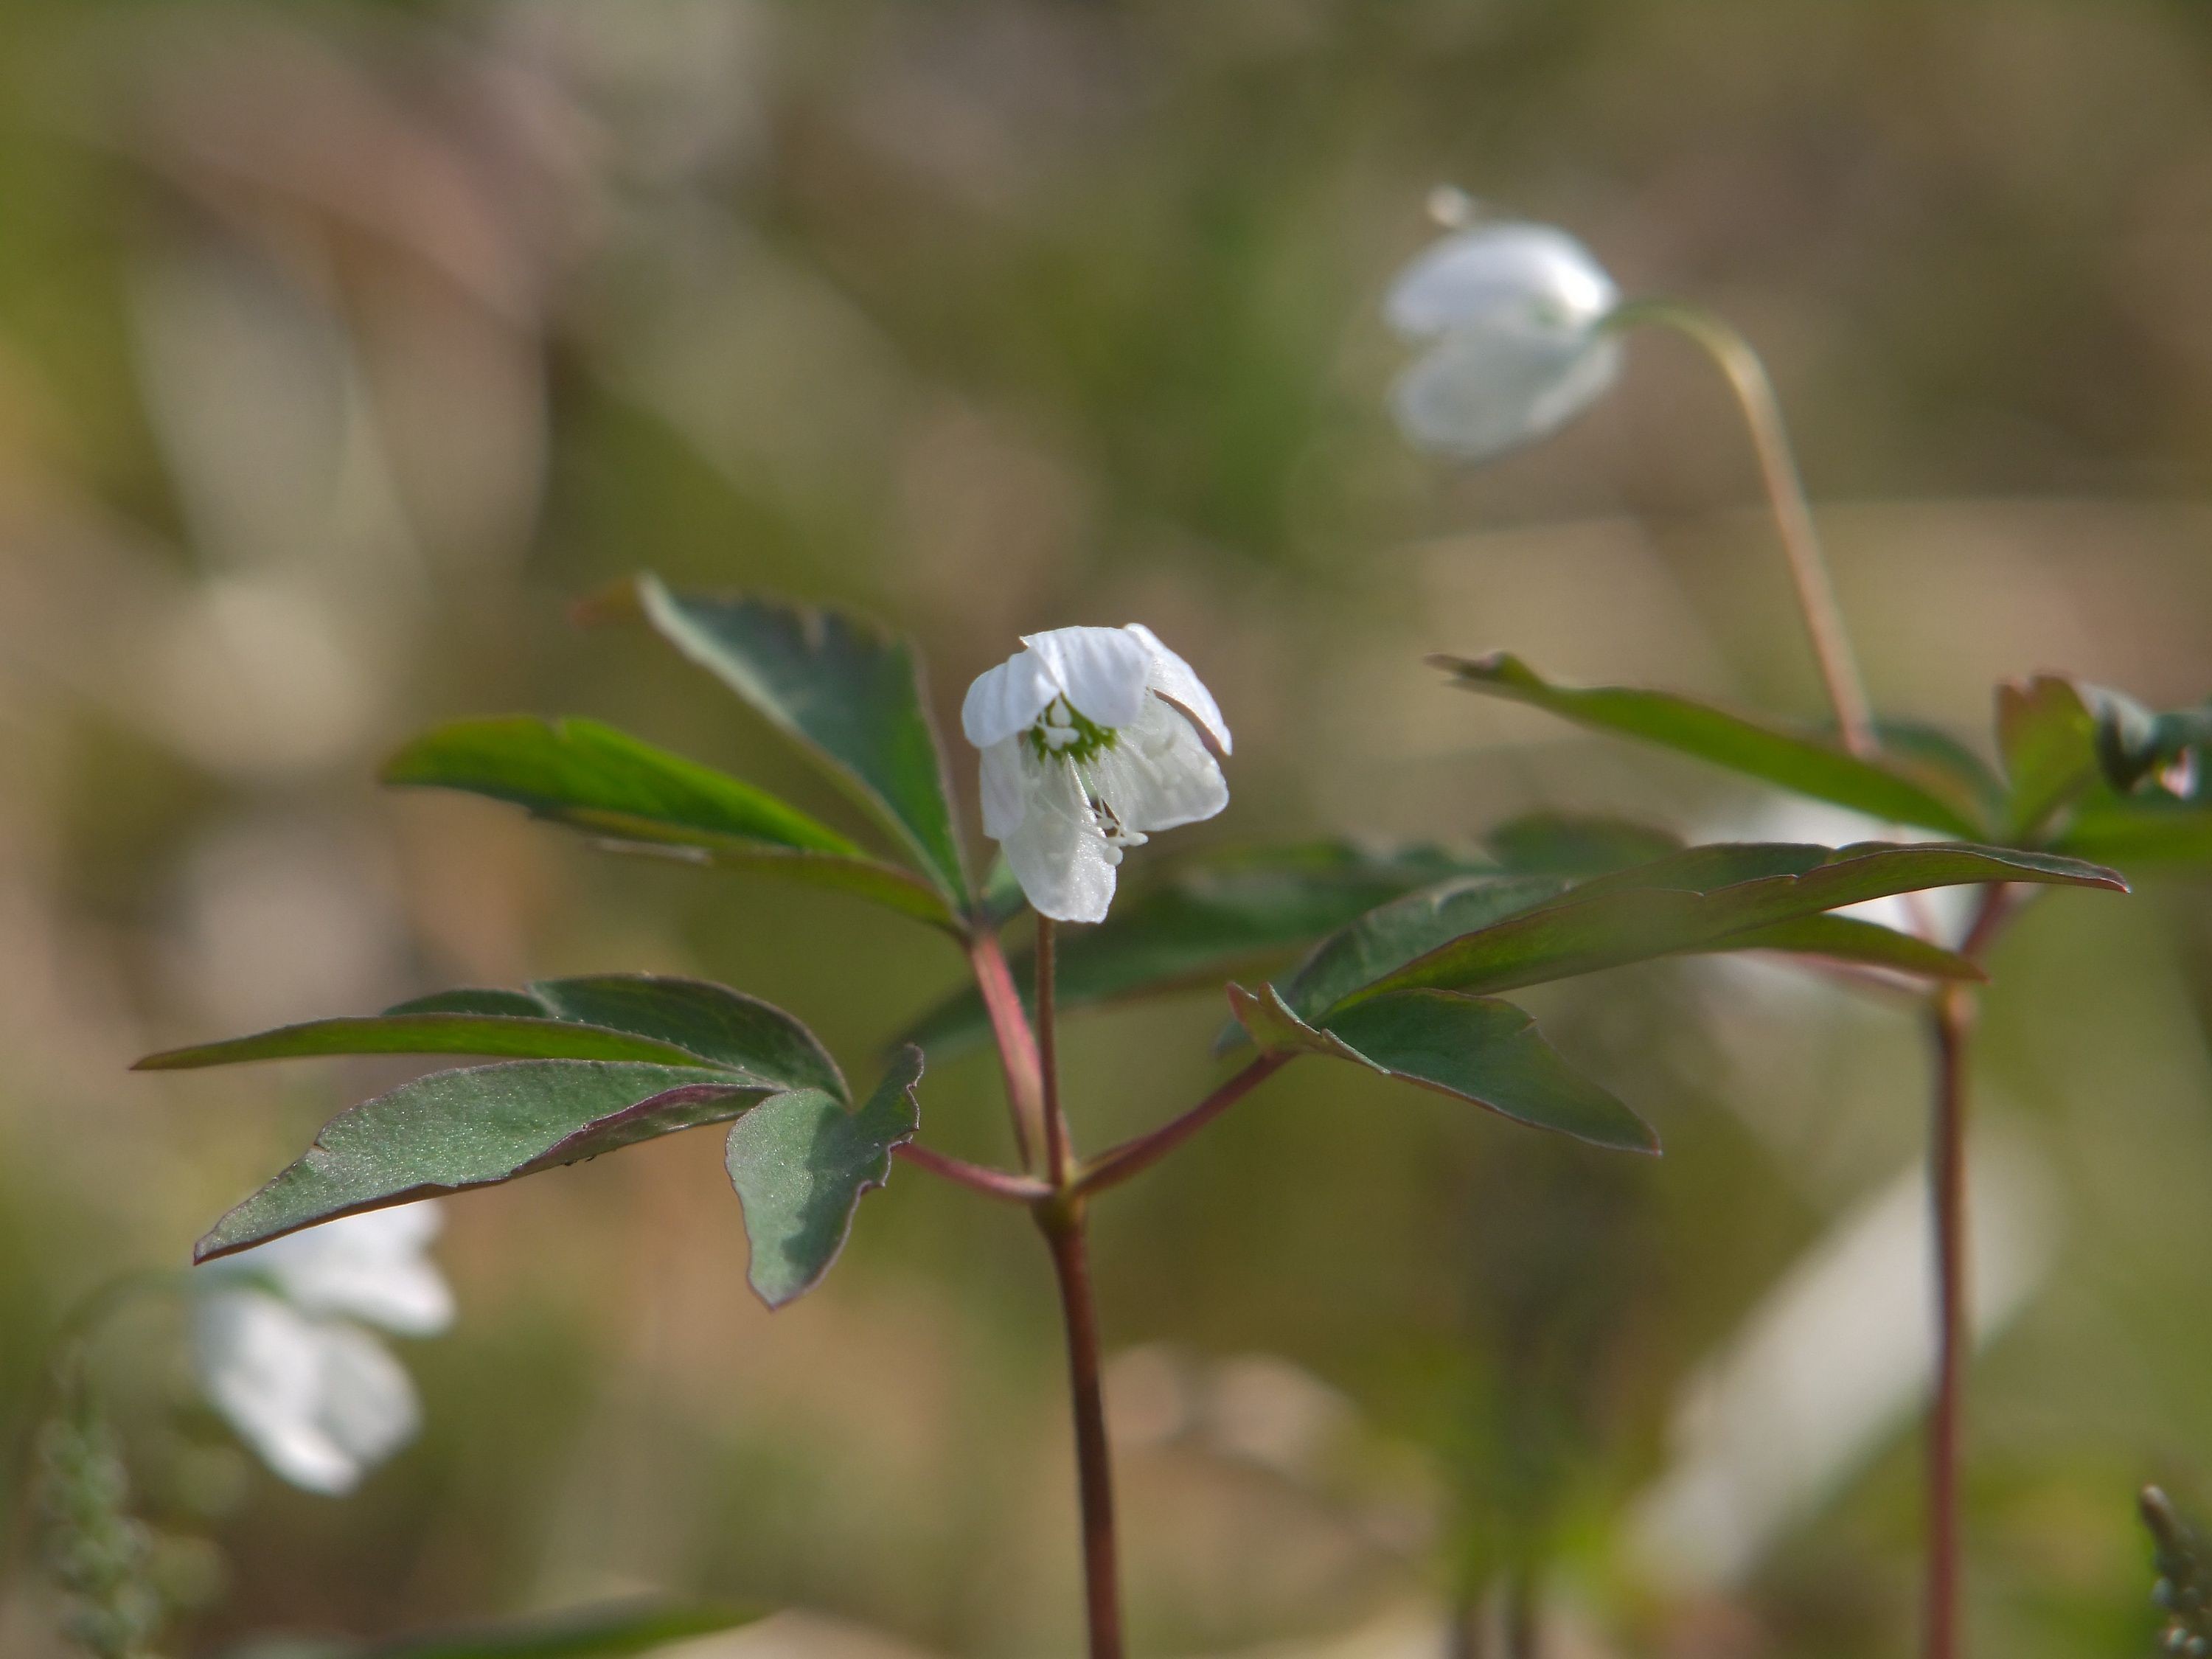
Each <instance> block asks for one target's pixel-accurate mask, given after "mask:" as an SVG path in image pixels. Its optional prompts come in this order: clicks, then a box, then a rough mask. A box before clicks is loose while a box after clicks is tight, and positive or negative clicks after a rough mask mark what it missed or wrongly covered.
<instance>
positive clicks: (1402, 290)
mask: <svg viewBox="0 0 2212 1659" xmlns="http://www.w3.org/2000/svg"><path fill="white" fill-rule="evenodd" d="M1619 301H1620V289H1618V288H1617V287H1615V286H1614V284H1613V278H1612V277H1610V276H1607V275H1606V271H1605V267H1604V266H1602V265H1601V264H1598V262H1597V260H1596V258H1595V257H1593V256H1592V254H1591V253H1590V251H1589V249H1588V248H1586V247H1584V246H1583V245H1582V244H1581V243H1580V242H1578V241H1577V240H1575V239H1574V238H1573V237H1571V236H1570V235H1568V234H1566V232H1565V231H1563V230H1559V229H1557V228H1553V226H1550V225H1535V224H1524V223H1518V222H1508V223H1499V224H1486V225H1477V226H1475V227H1474V228H1472V229H1468V230H1463V231H1460V232H1457V233H1456V234H1453V235H1450V236H1447V237H1445V238H1443V240H1441V241H1439V242H1437V243H1436V244H1434V245H1433V246H1431V247H1430V248H1429V249H1428V250H1427V251H1426V252H1424V253H1422V254H1420V255H1419V257H1417V258H1415V259H1414V260H1413V263H1412V264H1408V265H1407V267H1406V269H1405V270H1403V271H1402V272H1401V274H1400V275H1399V277H1398V280H1397V281H1396V282H1395V283H1393V284H1392V285H1391V288H1390V293H1389V298H1388V299H1386V300H1385V301H1383V319H1384V320H1385V321H1386V322H1388V323H1389V325H1390V326H1391V327H1392V328H1393V329H1395V330H1396V331H1398V333H1400V334H1401V335H1402V336H1404V337H1407V338H1408V339H1425V338H1427V337H1430V336H1431V335H1436V334H1444V333H1449V332H1452V331H1455V330H1458V329H1462V328H1467V327H1470V326H1489V325H1492V324H1496V323H1503V324H1509V325H1510V324H1511V323H1513V322H1514V321H1516V320H1520V319H1528V320H1534V321H1540V322H1550V323H1553V324H1554V325H1559V326H1562V327H1567V328H1585V327H1587V326H1588V325H1590V324H1592V323H1595V321H1596V320H1597V319H1599V318H1601V317H1602V316H1604V315H1605V313H1607V312H1608V311H1610V310H1612V309H1613V307H1614V306H1615V305H1616V304H1617V303H1619Z"/></svg>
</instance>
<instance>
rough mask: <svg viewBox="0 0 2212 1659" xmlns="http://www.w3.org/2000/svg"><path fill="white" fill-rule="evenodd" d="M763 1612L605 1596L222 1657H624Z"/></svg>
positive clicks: (281, 1642)
mask: <svg viewBox="0 0 2212 1659" xmlns="http://www.w3.org/2000/svg"><path fill="white" fill-rule="evenodd" d="M765 1616H766V1615H765V1614H764V1613H759V1612H756V1611H752V1610H750V1609H741V1608H737V1607H687V1606H682V1605H678V1604H671V1603H670V1602H666V1601H659V1600H641V1601H611V1602H605V1603H602V1604H600V1605H599V1606H596V1607H572V1608H569V1609H568V1610H566V1611H563V1612H561V1613H548V1614H544V1615H543V1616H540V1617H535V1618H526V1619H514V1620H505V1621H503V1622H501V1623H499V1624H492V1625H479V1626H472V1627H470V1628H467V1629H463V1630H454V1631H446V1632H433V1633H429V1634H425V1635H419V1636H401V1637H396V1638H392V1640H389V1641H384V1642H366V1643H364V1642H331V1641H325V1640H320V1639H317V1638H306V1639H295V1638H274V1639H268V1638H264V1639H263V1640H260V1641H257V1642H253V1643H252V1644H248V1645H247V1646H246V1647H243V1648H238V1649H234V1650H231V1652H230V1654H229V1655H228V1659H624V1656H628V1655H631V1654H640V1653H650V1652H652V1651H653V1650H654V1649H656V1648H663V1647H666V1646H668V1645H669V1644H671V1643H674V1642H685V1641H690V1640H691V1639H693V1638H696V1637H701V1636H712V1635H714V1634H715V1633H716V1632H720V1631H726V1630H735V1629H736V1628H738V1626H740V1625H750V1624H753V1623H756V1622H757V1621H758V1620H761V1619H763V1618H764V1617H765Z"/></svg>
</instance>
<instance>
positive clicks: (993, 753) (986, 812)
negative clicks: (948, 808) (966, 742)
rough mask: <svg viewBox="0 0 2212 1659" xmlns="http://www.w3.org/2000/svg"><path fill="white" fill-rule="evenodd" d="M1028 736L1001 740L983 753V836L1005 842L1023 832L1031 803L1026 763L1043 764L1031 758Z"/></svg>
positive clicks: (1031, 764)
mask: <svg viewBox="0 0 2212 1659" xmlns="http://www.w3.org/2000/svg"><path fill="white" fill-rule="evenodd" d="M1028 748H1029V739H1028V738H1027V737H1026V736H1016V737H1011V738H1000V739H999V741H998V742H996V743H994V744H992V745H991V746H990V747H989V748H987V749H986V750H984V751H983V833H984V834H985V835H987V836H989V837H990V838H991V839H992V840H993V841H1004V840H1006V837H1007V836H1011V835H1012V834H1013V833H1014V831H1015V830H1017V829H1019V828H1021V823H1022V817H1023V814H1024V811H1026V810H1027V806H1028V801H1029V781H1028V779H1027V777H1026V775H1025V774H1024V762H1026V763H1027V764H1028V765H1030V766H1036V765H1039V764H1041V763H1039V762H1038V761H1037V759H1036V757H1035V756H1034V755H1030V754H1028V753H1027V752H1026V751H1027V750H1028Z"/></svg>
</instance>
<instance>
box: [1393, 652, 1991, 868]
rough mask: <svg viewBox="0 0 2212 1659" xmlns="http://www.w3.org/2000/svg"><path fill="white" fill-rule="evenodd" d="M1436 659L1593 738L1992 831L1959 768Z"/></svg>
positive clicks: (1521, 670) (1669, 700) (1501, 662)
mask: <svg viewBox="0 0 2212 1659" xmlns="http://www.w3.org/2000/svg"><path fill="white" fill-rule="evenodd" d="M1429 661H1430V662H1431V664H1433V665H1435V666H1437V667H1438V668H1442V669H1443V670H1445V671H1447V672H1449V674H1451V675H1452V676H1453V677H1454V683H1455V684H1459V685H1462V686H1464V687H1465V688H1466V689H1467V690H1470V691H1478V692H1483V693H1486V694H1487V695H1489V696H1501V697H1507V698H1510V699H1511V700H1512V701H1514V702H1525V703H1529V704H1533V705H1534V707H1536V708H1543V709H1547V710H1549V711H1550V712H1551V713H1553V714H1558V715H1559V716H1561V717H1562V718H1564V719H1566V720H1573V721H1574V722H1576V723H1577V725H1580V726H1587V727H1589V728H1590V729H1592V730H1594V731H1600V732H1613V733H1616V734H1618V735H1620V736H1624V737H1632V738H1642V739H1643V740H1644V742H1646V743H1651V744H1658V745H1659V746H1660V747H1662V748H1664V749H1672V750H1675V751H1677V752H1678V753H1680V754H1685V755H1693V756H1695V757H1698V758H1699V759H1700V760H1705V761H1710V762H1711V763H1713V764H1715V765H1717V766H1723V767H1726V768H1727V769H1729V770H1730V771H1733V772H1736V773H1739V774H1741V775H1743V776H1746V777H1752V778H1757V779H1759V781H1762V782H1765V783H1771V784H1775V785H1778V786H1779V787H1782V788H1784V789H1790V790H1794V791H1796V793H1798V794H1801V795H1809V796H1811V797H1812V798H1813V799H1815V800H1825V801H1830V802H1832V803H1834V804H1835V805H1838V806H1847V807H1850V808H1851V809H1852V810H1853V811H1859V812H1864V813H1866V814H1868V815H1869V816H1870V817H1875V818H1879V819H1881V821H1882V822H1884V823H1909V824H1917V825H1921V826H1923V827H1925V828H1928V829H1940V830H1942V831H1943V832H1944V833H1946V834H1948V835H1955V836H1974V835H1977V834H1978V833H1980V831H1981V830H1982V829H1983V828H1984V822H1983V818H1982V813H1981V803H1980V801H1979V800H1978V799H1976V798H1975V795H1976V792H1975V791H1974V790H1972V788H1970V787H1968V786H1967V785H1966V783H1965V782H1964V781H1962V780H1961V779H1960V777H1959V776H1958V775H1956V772H1955V768H1954V765H1952V764H1943V765H1937V764H1931V763H1929V760H1928V758H1927V757H1926V756H1925V754H1924V753H1923V754H1920V755H1905V754H1898V755H1887V756H1884V757H1881V758H1880V759H1869V760H1862V759H1860V758H1859V757H1857V756H1854V755H1850V754H1847V753H1845V752H1844V750H1842V749H1839V748H1838V747H1836V746H1835V745H1833V744H1831V743H1828V742H1826V741H1825V740H1823V739H1821V738H1814V737H1811V736H1808V735H1803V734H1801V733H1797V732H1789V731H1785V730H1783V729H1781V728H1779V727H1777V726H1764V725H1761V724H1759V723H1758V722H1756V721H1753V720H1747V719H1745V718H1744V717H1743V716H1741V715H1740V714H1730V713H1728V712H1727V711H1725V710H1723V709H1719V708H1713V707H1711V705H1709V704H1706V703H1701V702H1693V701H1692V700H1691V699H1690V698H1687V697H1680V696H1674V695H1672V694H1671V693H1668V692H1663V691H1638V690H1630V689H1628V688H1626V687H1622V686H1593V687H1587V688H1583V687H1574V686H1564V685H1558V684H1553V683H1552V682H1550V681H1548V680H1546V679H1545V678H1543V677H1542V676H1541V675H1540V674H1538V673H1537V672H1536V671H1534V669H1532V668H1530V667H1529V666H1528V665H1527V664H1526V663H1524V662H1522V660H1521V659H1519V658H1517V657H1515V656H1512V655H1510V654H1509V653H1504V652H1497V653H1492V655H1490V656H1487V657H1480V658H1474V659H1468V658H1462V657H1443V656H1439V657H1431V658H1430V659H1429ZM1957 752H1958V751H1955V750H1954V751H1953V753H1954V757H1955V754H1956V753H1957Z"/></svg>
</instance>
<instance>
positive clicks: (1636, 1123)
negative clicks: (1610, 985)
mask: <svg viewBox="0 0 2212 1659" xmlns="http://www.w3.org/2000/svg"><path fill="white" fill-rule="evenodd" d="M1230 1002H1231V1006H1232V1007H1233V1008H1234V1009H1235V1010H1236V1012H1237V1018H1238V1020H1239V1021H1240V1022H1241V1023H1242V1024H1243V1026H1244V1028H1245V1030H1247V1031H1248V1032H1249V1033H1250V1034H1251V1036H1252V1037H1253V1039H1254V1040H1255V1042H1257V1043H1258V1044H1259V1045H1260V1046H1261V1048H1264V1049H1267V1050H1271V1051H1280V1050H1283V1049H1285V1048H1290V1049H1304V1050H1308V1051H1310V1052H1313V1053H1316V1054H1330V1055H1334V1057H1336V1058H1337V1059H1340V1060H1352V1061H1353V1062H1355V1063H1356V1064H1358V1065H1362V1066H1370V1067H1372V1068H1373V1069H1374V1070H1376V1071H1377V1072H1381V1073H1384V1074H1385V1075H1386V1076H1389V1077H1395V1078H1401V1079H1404V1080H1405V1081H1407V1082H1408V1083H1414V1084H1419V1085H1421V1086H1422V1087H1424V1088H1428V1089H1433V1090H1436V1091H1437V1092H1439V1093H1441V1094H1448V1095H1453V1096H1456V1097H1458V1098H1460V1099H1462V1100H1468V1101H1472V1102H1474V1103H1475V1104H1476V1105H1478V1106H1482V1107H1486V1108H1487V1109H1490V1110H1491V1111H1493V1112H1496V1113H1498V1114H1499V1115H1502V1116H1504V1117H1509V1118H1511V1119H1513V1120H1514V1121H1516V1122H1520V1123H1526V1124H1529V1125H1532V1126H1534V1127H1537V1128H1541V1129H1553V1130H1557V1131H1558V1132H1559V1133H1562V1134H1569V1135H1572V1136H1574V1137H1576V1138H1577V1139H1581V1140H1587V1141H1589V1142H1591V1143H1592V1144H1593V1145H1595V1146H1609V1147H1615V1148H1620V1149H1623V1150H1626V1151H1631V1152H1657V1151H1658V1150H1659V1140H1658V1137H1657V1136H1656V1135H1655V1134H1653V1133H1652V1132H1651V1129H1650V1126H1649V1125H1647V1124H1645V1123H1644V1121H1643V1120H1642V1119H1641V1118H1639V1117H1638V1116H1637V1115H1636V1114H1635V1113H1633V1112H1632V1111H1630V1110H1629V1109H1628V1108H1627V1107H1626V1106H1624V1105H1622V1104H1621V1103H1620V1101H1619V1100H1617V1099H1615V1098H1614V1097H1613V1096H1612V1095H1611V1094H1609V1093H1607V1091H1605V1090H1603V1089H1601V1088H1600V1087H1599V1086H1598V1085H1596V1084H1595V1083H1592V1082H1591V1081H1590V1080H1589V1079H1587V1078H1584V1077H1583V1076H1582V1075H1581V1074H1579V1073H1577V1072H1575V1071H1574V1070H1573V1069H1572V1068H1571V1067H1570V1066H1568V1065H1567V1064H1566V1062H1565V1060H1561V1059H1560V1058H1559V1054H1558V1053H1557V1052H1556V1051H1555V1050H1553V1048H1552V1047H1551V1045H1550V1044H1549V1043H1547V1042H1545V1041H1544V1038H1543V1036H1542V1034H1541V1032H1539V1031H1538V1030H1536V1025H1535V1022H1534V1020H1533V1019H1531V1018H1529V1016H1528V1014H1527V1013H1526V1012H1523V1011H1522V1010H1521V1009H1519V1008H1516V1007H1515V1006H1513V1005H1512V1004H1511V1003H1509V1002H1498V1001H1493V1000H1490V999H1489V998H1486V997H1472V996H1462V995H1460V994H1456V993H1454V992H1449V991H1400V992H1394V993H1392V994H1389V995H1387V996H1379V997H1376V998H1373V999H1371V1000H1368V1001H1366V1002H1362V1003H1359V1004H1357V1005H1356V1006H1352V1007H1349V1008H1346V1009H1343V1010H1341V1011H1340V1012H1337V1013H1335V1014H1333V1015H1332V1016H1330V1018H1328V1020H1327V1021H1325V1022H1324V1023H1323V1024H1322V1026H1321V1027H1320V1028H1318V1029H1316V1028H1315V1027H1313V1026H1310V1025H1308V1024H1305V1023H1304V1021H1303V1020H1301V1019H1299V1018H1298V1017H1297V1014H1295V1013H1293V1012H1291V1009H1290V1008H1289V1007H1288V1006H1285V1004H1284V1002H1283V1001H1282V1000H1281V998H1280V997H1279V996H1278V995H1277V994H1276V993H1275V990H1274V987H1272V986H1264V985H1263V986H1261V987H1260V988H1259V990H1257V991H1256V992H1255V991H1248V990H1246V989H1245V988H1244V987H1242V986H1231V987H1230Z"/></svg>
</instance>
